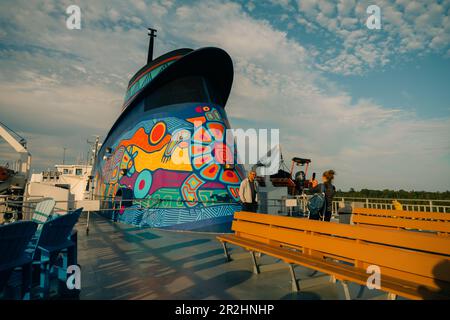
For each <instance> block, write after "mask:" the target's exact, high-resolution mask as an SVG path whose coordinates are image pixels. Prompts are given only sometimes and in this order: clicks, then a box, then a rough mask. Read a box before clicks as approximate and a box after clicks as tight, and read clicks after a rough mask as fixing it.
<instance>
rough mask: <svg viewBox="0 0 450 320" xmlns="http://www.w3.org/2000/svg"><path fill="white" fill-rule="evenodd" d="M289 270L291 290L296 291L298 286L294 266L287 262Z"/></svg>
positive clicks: (298, 289)
mask: <svg viewBox="0 0 450 320" xmlns="http://www.w3.org/2000/svg"><path fill="white" fill-rule="evenodd" d="M289 271H290V273H291V282H292V291H294V292H298V291H300V288H299V286H298V282H297V277H296V276H295V270H294V266H293V265H292V264H290V263H289Z"/></svg>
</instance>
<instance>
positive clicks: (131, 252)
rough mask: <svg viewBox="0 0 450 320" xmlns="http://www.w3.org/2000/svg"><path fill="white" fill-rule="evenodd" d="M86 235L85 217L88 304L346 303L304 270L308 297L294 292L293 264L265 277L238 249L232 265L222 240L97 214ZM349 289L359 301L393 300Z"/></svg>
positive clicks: (323, 279) (81, 258)
mask: <svg viewBox="0 0 450 320" xmlns="http://www.w3.org/2000/svg"><path fill="white" fill-rule="evenodd" d="M85 228H86V217H85V216H83V217H81V218H80V222H79V223H78V225H77V229H78V263H79V264H80V265H81V272H82V273H81V294H80V299H108V300H109V299H171V300H172V299H174V300H175V299H188V300H192V299H195V300H197V299H221V300H231V299H250V300H264V299H275V300H279V299H299V300H302V299H316V300H317V299H344V291H343V289H342V286H341V285H339V284H333V283H331V282H329V277H328V276H326V275H324V274H320V273H316V274H314V275H313V276H311V274H312V273H313V271H312V270H309V269H306V268H302V267H298V266H297V267H296V269H295V270H296V274H297V275H298V278H299V279H300V288H301V292H299V293H293V292H292V291H291V283H290V274H289V270H288V267H287V265H286V264H284V263H282V262H278V263H276V262H277V260H276V259H274V258H272V257H268V256H263V257H262V258H261V260H260V262H261V263H262V264H263V265H267V266H263V267H262V270H261V271H262V272H261V273H260V274H258V275H255V274H253V273H252V264H251V260H250V255H249V254H248V253H247V252H246V251H244V250H243V249H241V248H238V247H234V246H230V247H231V248H230V250H231V251H230V253H231V256H232V258H233V261H231V262H225V258H224V255H223V250H222V246H221V244H220V243H219V242H218V241H217V240H216V239H215V235H214V234H206V233H190V232H175V231H166V230H157V229H149V228H145V229H143V228H138V227H133V226H130V225H125V224H121V223H114V222H112V221H110V220H107V219H105V218H103V217H100V216H97V215H91V219H90V232H89V235H86V232H85ZM275 263H276V264H275ZM349 287H350V292H351V295H352V297H354V298H359V299H379V298H384V297H385V294H383V293H381V292H379V291H376V290H368V289H367V288H365V289H364V290H361V287H360V286H358V285H354V284H350V286H349ZM358 294H359V296H358Z"/></svg>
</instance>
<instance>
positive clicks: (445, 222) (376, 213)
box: [352, 208, 450, 234]
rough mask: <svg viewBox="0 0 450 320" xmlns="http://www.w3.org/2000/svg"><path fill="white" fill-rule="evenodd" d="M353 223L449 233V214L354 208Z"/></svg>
mask: <svg viewBox="0 0 450 320" xmlns="http://www.w3.org/2000/svg"><path fill="white" fill-rule="evenodd" d="M352 221H353V223H356V224H365V225H373V226H385V227H394V228H404V229H415V230H424V231H425V230H426V231H432V232H442V233H448V234H449V233H450V214H448V213H439V212H418V211H402V210H385V209H372V208H354V209H353V217H352Z"/></svg>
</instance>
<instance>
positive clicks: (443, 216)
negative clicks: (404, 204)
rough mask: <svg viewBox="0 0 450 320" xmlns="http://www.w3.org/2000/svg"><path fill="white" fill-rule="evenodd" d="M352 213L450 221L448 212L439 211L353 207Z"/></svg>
mask: <svg viewBox="0 0 450 320" xmlns="http://www.w3.org/2000/svg"><path fill="white" fill-rule="evenodd" d="M352 213H353V214H365V215H375V216H395V217H402V218H414V219H424V220H435V221H443V222H450V214H448V213H440V212H421V211H405V210H389V209H372V208H353V210H352Z"/></svg>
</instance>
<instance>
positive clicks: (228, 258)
mask: <svg viewBox="0 0 450 320" xmlns="http://www.w3.org/2000/svg"><path fill="white" fill-rule="evenodd" d="M222 247H223V252H224V254H225V259H226V260H227V261H230V260H231V259H230V254H229V253H228V248H227V243H226V242H222Z"/></svg>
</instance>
